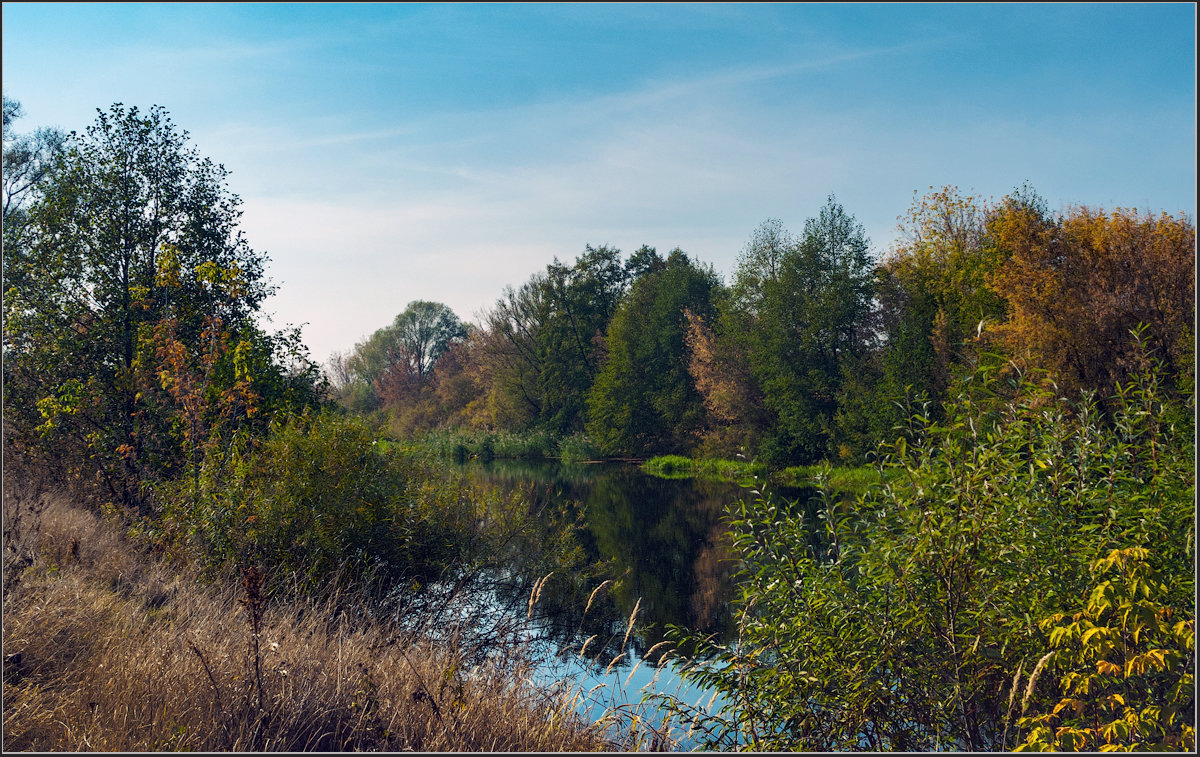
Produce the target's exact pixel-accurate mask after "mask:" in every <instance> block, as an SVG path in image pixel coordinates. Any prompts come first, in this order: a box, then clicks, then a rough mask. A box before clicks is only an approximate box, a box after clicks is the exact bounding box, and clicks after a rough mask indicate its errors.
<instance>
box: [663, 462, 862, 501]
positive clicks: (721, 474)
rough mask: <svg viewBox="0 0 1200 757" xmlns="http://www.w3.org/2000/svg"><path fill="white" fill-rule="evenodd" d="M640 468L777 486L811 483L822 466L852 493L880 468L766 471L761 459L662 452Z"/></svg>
mask: <svg viewBox="0 0 1200 757" xmlns="http://www.w3.org/2000/svg"><path fill="white" fill-rule="evenodd" d="M642 470H643V471H645V472H646V473H648V474H650V475H652V476H659V477H661V478H692V477H695V478H704V479H710V480H717V481H732V482H734V483H737V484H741V485H750V484H753V483H755V482H756V480H760V479H762V478H767V479H768V480H769V481H770V482H771V483H773V484H777V485H779V486H814V485H816V477H817V476H818V474H819V473H820V472H821V471H822V470H824V471H825V475H826V480H827V481H828V484H829V486H830V488H832V489H833V490H835V491H841V492H848V493H852V494H861V493H863V492H864V491H866V490H867V489H868V488H869V487H870V486H872V485H874V484H878V483H880V477H879V470H878V469H877V468H875V467H873V466H870V465H860V466H854V467H846V466H828V467H826V464H823V463H819V464H817V465H797V466H792V467H790V468H785V469H783V470H781V471H775V472H774V473H771V474H769V475H768V473H767V469H766V466H765V465H764V464H763V463H760V462H749V461H746V460H728V459H720V458H703V459H694V458H690V457H683V456H681V455H662V456H659V457H652V458H650V459H649V460H647V461H646V462H645V463H643V464H642Z"/></svg>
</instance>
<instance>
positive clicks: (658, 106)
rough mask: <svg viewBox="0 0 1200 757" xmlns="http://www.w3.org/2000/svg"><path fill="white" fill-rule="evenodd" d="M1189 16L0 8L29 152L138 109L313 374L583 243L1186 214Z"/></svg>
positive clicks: (400, 7)
mask: <svg viewBox="0 0 1200 757" xmlns="http://www.w3.org/2000/svg"><path fill="white" fill-rule="evenodd" d="M1195 28H1196V17H1195V9H1194V6H1192V5H1191V4H1182V3H1181V4H1158V5H1151V4H1128V5H1110V4H1098V5H1083V4H1064V5H1041V4H1031V5H1007V4H1005V5H976V4H971V5H940V4H939V5H877V4H864V5H841V4H835V5H788V4H767V5H741V4H738V5H719V4H703V5H696V6H686V5H676V4H671V5H638V4H632V5H607V4H605V5H546V4H533V5H411V4H397V5H393V4H362V5H346V4H297V5H290V4H275V3H269V4H239V3H218V4H154V3H150V4H114V5H105V4H87V5H83V4H59V3H46V4H40V3H30V4H23V3H4V4H3V86H4V92H5V94H6V95H8V96H9V97H14V98H16V99H18V100H20V101H21V103H22V104H23V106H24V109H25V112H26V117H25V118H24V119H22V120H21V121H19V122H18V123H17V127H18V130H21V131H24V130H29V129H32V128H34V127H36V126H43V125H52V126H58V127H61V128H63V129H65V130H72V129H76V130H81V131H82V130H83V129H84V128H85V127H86V126H87V125H88V124H89V123H91V121H92V120H93V118H94V117H95V109H96V108H98V107H100V108H107V106H108V105H110V104H111V103H113V102H117V101H120V102H124V103H126V104H127V105H137V106H139V107H141V108H143V109H145V108H148V107H149V106H150V105H153V104H158V105H162V106H164V107H165V108H166V109H167V110H168V111H170V113H171V116H172V118H173V119H174V121H175V123H176V124H178V125H179V126H180V127H182V128H184V129H187V130H188V131H189V132H190V134H191V137H192V142H193V144H194V145H195V146H196V147H197V148H198V149H199V151H200V152H201V154H203V155H206V156H209V157H211V158H213V159H214V160H215V161H217V162H220V163H223V164H225V166H226V167H227V168H229V169H230V170H231V172H232V175H231V178H230V188H231V189H232V191H234V192H235V193H237V194H238V195H240V196H241V197H242V199H243V200H244V203H245V205H244V210H245V215H244V217H243V224H242V227H243V229H244V230H245V231H246V233H247V235H248V237H249V240H250V242H251V244H252V245H253V246H254V247H255V249H258V250H262V251H265V252H266V253H267V254H268V255H269V256H270V259H271V263H270V266H269V273H270V275H271V277H272V279H273V280H274V281H275V283H276V284H278V285H279V292H278V294H277V295H275V296H274V297H273V298H272V299H271V300H270V301H269V302H268V303H267V309H268V310H269V311H270V312H271V313H272V314H273V323H274V325H275V326H282V325H284V324H286V323H292V324H300V323H306V324H307V325H306V326H305V327H304V332H303V333H304V337H305V341H306V343H307V344H308V345H309V347H310V348H311V349H312V353H313V357H314V358H316V359H318V360H322V361H323V360H324V359H325V358H326V357H327V356H328V355H329V353H330V352H331V351H333V350H344V349H347V348H349V347H351V346H352V345H353V344H354V342H355V341H357V340H359V339H361V338H362V337H363V336H365V335H366V334H369V333H370V332H371V331H373V330H374V329H376V328H378V327H380V326H383V325H385V324H386V323H388V322H390V321H391V319H392V318H393V317H394V316H395V315H396V314H397V313H399V312H400V311H401V310H403V309H404V307H405V305H406V304H407V303H408V302H409V301H411V300H414V299H429V300H437V301H441V302H444V303H446V304H448V305H450V306H451V307H452V308H454V310H455V311H456V312H457V313H458V314H459V316H460V317H462V318H464V319H472V318H474V316H475V315H476V314H477V313H479V312H480V311H482V310H483V309H484V308H486V307H489V306H490V305H491V304H492V303H493V302H494V301H495V299H496V298H497V297H498V296H499V295H500V293H501V290H502V288H503V287H504V286H505V285H509V284H511V285H513V286H519V285H520V284H521V283H522V282H524V281H525V280H526V279H527V278H528V277H529V275H530V274H532V273H534V272H535V271H537V270H540V269H542V268H544V266H545V265H546V264H547V263H549V262H550V261H551V259H552V258H553V257H555V256H557V257H559V258H560V259H564V260H571V259H573V258H574V257H575V256H576V255H577V254H579V253H580V252H581V251H582V250H583V248H584V246H585V245H586V244H593V245H599V244H610V245H615V246H617V247H619V248H621V249H622V250H623V251H625V252H626V253H629V252H632V251H633V250H634V249H636V248H637V247H638V246H640V245H641V244H643V243H644V244H650V245H652V246H656V247H657V248H658V249H659V250H660V251H661V252H666V251H667V250H669V249H670V248H672V247H675V246H679V247H682V248H683V249H684V250H686V251H687V252H689V253H690V254H692V255H693V256H694V257H696V258H698V259H700V260H702V261H704V262H708V263H712V264H713V265H714V266H715V267H716V269H717V270H718V271H719V272H721V273H722V274H725V275H726V276H728V275H729V274H730V273H731V272H732V270H733V267H734V263H735V260H736V258H737V255H738V253H739V252H740V251H741V249H742V247H743V246H744V244H745V242H746V240H747V239H749V237H750V235H751V233H752V231H753V230H754V228H755V227H756V226H757V225H758V224H759V223H761V222H762V221H763V220H765V219H767V218H779V219H781V220H782V221H783V223H784V225H785V226H787V227H788V228H789V229H791V230H793V231H799V230H800V229H801V228H802V227H803V225H804V220H805V219H806V218H808V217H809V216H812V215H815V214H816V212H817V211H818V210H819V208H820V206H821V205H822V204H823V202H824V200H825V197H826V196H827V195H829V194H831V193H832V194H835V195H836V196H837V198H838V200H839V201H840V202H841V203H842V204H843V205H844V206H845V207H846V209H847V210H848V211H849V212H851V213H853V214H854V215H855V216H856V217H857V218H858V219H859V220H860V221H862V222H863V224H864V226H865V227H866V230H867V233H868V234H869V236H870V237H871V239H872V241H873V243H874V247H875V249H876V251H877V252H879V253H882V252H884V251H886V249H887V248H888V246H889V244H890V243H891V241H892V239H893V238H894V236H895V227H896V222H897V217H898V216H900V215H901V214H903V213H904V212H905V211H906V210H907V208H908V207H909V205H910V204H911V202H912V200H913V192H914V190H916V191H919V192H924V191H926V190H927V189H928V188H929V187H930V186H938V187H940V186H942V185H945V184H955V185H958V186H959V187H960V188H962V189H963V190H974V191H975V192H976V193H979V194H982V195H984V196H992V197H997V198H998V197H1001V196H1003V195H1004V194H1006V193H1007V192H1009V191H1011V190H1012V189H1013V188H1014V187H1015V186H1017V185H1019V184H1021V183H1022V182H1025V181H1028V182H1030V183H1031V184H1032V185H1033V186H1034V187H1035V188H1036V189H1038V191H1039V192H1041V194H1042V195H1043V196H1045V197H1046V198H1047V200H1048V201H1049V202H1050V204H1051V206H1052V207H1054V208H1059V207H1064V206H1066V205H1068V204H1076V203H1077V204H1088V205H1102V206H1105V207H1113V206H1117V205H1119V206H1123V207H1131V206H1132V207H1137V208H1148V209H1150V210H1153V211H1160V210H1163V211H1167V212H1172V213H1177V212H1180V211H1185V212H1187V213H1188V214H1189V215H1191V216H1192V217H1193V218H1194V217H1195V207H1196V35H1195Z"/></svg>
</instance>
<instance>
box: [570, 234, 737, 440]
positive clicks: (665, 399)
mask: <svg viewBox="0 0 1200 757" xmlns="http://www.w3.org/2000/svg"><path fill="white" fill-rule="evenodd" d="M720 286H721V282H720V279H719V278H718V277H717V275H716V273H714V272H713V270H712V268H711V267H707V266H700V265H697V264H695V263H693V262H692V261H691V260H690V259H689V258H688V256H687V255H686V254H684V252H683V251H682V250H678V249H676V250H672V251H671V253H670V254H669V255H668V256H667V259H666V261H665V263H664V265H663V267H662V268H660V269H659V270H656V271H653V272H651V273H647V274H645V275H643V276H642V277H641V278H639V279H638V280H637V281H636V282H635V283H634V285H633V288H632V289H631V290H630V292H629V295H628V296H627V297H626V298H625V299H624V300H623V301H622V302H621V305H620V307H619V308H618V309H617V313H616V315H615V316H614V317H613V320H612V324H611V325H610V326H609V329H608V334H607V336H606V338H605V347H606V351H607V357H606V360H605V363H604V367H603V368H602V369H601V371H600V374H599V375H598V376H597V378H596V383H595V385H594V386H593V387H592V390H591V392H590V394H589V395H588V425H587V428H588V432H589V433H590V434H591V435H592V436H593V438H594V439H596V441H597V442H598V443H599V444H600V445H601V446H602V447H605V448H606V449H608V450H609V451H611V452H617V453H626V454H635V455H644V454H653V453H660V452H671V451H678V450H687V449H690V448H692V447H694V446H695V445H696V444H697V442H698V441H699V438H700V433H701V431H702V430H703V426H704V404H703V398H702V396H701V395H700V393H699V392H697V391H696V388H695V385H694V383H693V381H692V379H691V376H690V375H689V374H688V352H687V344H686V338H685V335H686V333H687V329H688V315H687V314H688V313H689V312H690V313H694V314H696V315H698V316H700V317H707V318H711V317H712V316H713V314H714V305H713V301H714V295H715V294H716V292H717V290H718V289H719V287H720Z"/></svg>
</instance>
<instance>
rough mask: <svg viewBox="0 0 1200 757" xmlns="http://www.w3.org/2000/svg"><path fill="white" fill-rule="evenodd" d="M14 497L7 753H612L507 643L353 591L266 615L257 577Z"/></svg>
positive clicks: (66, 508)
mask: <svg viewBox="0 0 1200 757" xmlns="http://www.w3.org/2000/svg"><path fill="white" fill-rule="evenodd" d="M10 484H11V482H6V487H5V489H6V491H5V500H4V515H5V534H4V536H5V552H6V554H5V560H4V590H5V602H4V629H3V638H4V655H5V657H4V703H5V704H4V736H5V747H6V748H7V749H9V750H35V751H84V750H87V751H176V750H179V751H190V750H202V751H268V750H270V751H310V750H312V751H349V750H356V751H357V750H382V751H405V750H418V751H420V750H426V751H451V750H463V751H545V752H553V751H580V750H582V751H595V750H605V749H612V748H614V742H613V741H612V740H611V739H610V738H609V734H606V733H604V732H602V730H601V729H600V728H599V727H598V726H595V725H590V724H588V723H587V722H585V721H584V720H583V719H582V718H580V717H579V716H577V715H576V714H575V713H574V712H573V711H572V703H573V699H572V697H573V696H574V694H573V692H572V691H571V690H570V689H569V688H568V687H563V686H549V687H534V686H532V685H531V684H529V683H528V681H529V678H530V676H529V674H530V672H531V671H532V670H533V668H534V666H535V660H534V659H533V657H532V653H531V650H529V649H528V648H527V647H525V646H523V642H522V641H520V639H521V638H522V636H521V635H520V634H517V633H513V634H509V635H507V636H505V637H503V638H500V637H499V636H497V635H493V636H492V637H490V638H489V639H488V640H487V643H488V644H489V645H490V646H489V647H488V648H483V646H482V644H483V642H482V641H480V642H479V643H476V642H472V641H470V640H469V639H468V638H467V637H457V638H455V637H451V638H450V639H448V640H447V639H440V640H436V641H435V640H431V637H429V636H426V635H424V634H422V633H421V632H420V625H421V624H420V623H419V622H414V621H413V619H412V618H411V617H410V618H406V619H405V623H404V624H403V629H404V630H403V631H401V630H399V629H398V627H397V626H396V625H395V624H394V623H390V622H388V621H387V619H386V616H385V615H384V614H382V613H378V612H375V610H376V609H377V607H375V606H373V605H372V601H373V600H372V599H371V597H369V596H366V595H365V594H363V595H355V594H354V593H353V592H350V591H344V592H339V593H337V594H334V595H333V596H327V597H325V598H323V599H321V600H319V601H318V600H291V601H288V602H279V603H276V602H273V601H272V600H271V598H269V597H263V596H261V595H260V594H259V593H258V591H257V587H258V585H260V584H259V583H256V581H257V579H256V577H255V576H254V575H253V574H243V575H225V576H223V577H221V578H218V579H217V580H201V577H200V576H199V575H198V574H196V573H195V572H194V571H193V569H192V568H191V567H189V566H188V565H186V564H183V565H181V564H178V563H169V562H167V561H166V560H164V559H162V558H160V557H157V556H155V555H152V554H149V553H147V552H145V551H144V550H143V549H141V548H140V547H139V546H138V545H136V544H135V543H133V542H131V541H129V540H128V539H127V538H126V537H125V536H124V535H123V533H122V530H121V528H120V527H119V526H118V525H117V524H115V523H113V522H110V521H109V520H106V519H105V518H102V517H100V516H98V515H96V514H94V513H92V512H89V511H86V510H83V509H81V508H78V507H76V506H74V505H73V504H72V503H71V502H70V501H68V500H67V499H66V498H65V497H62V496H59V495H46V494H42V493H36V492H34V491H33V490H28V489H26V490H22V489H21V488H20V487H16V486H11V485H10ZM414 629H415V630H414ZM498 639H499V640H498ZM497 645H499V648H498V647H497Z"/></svg>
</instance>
